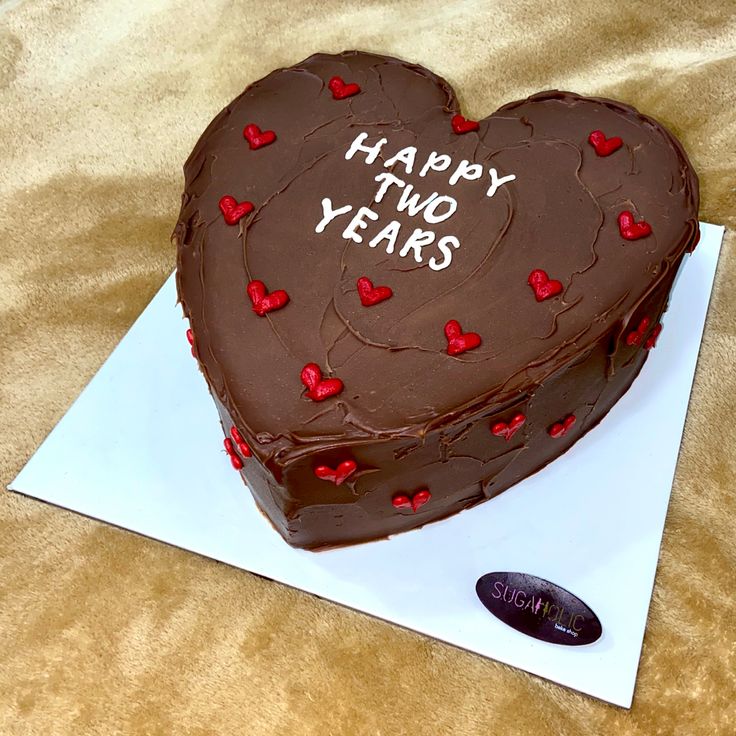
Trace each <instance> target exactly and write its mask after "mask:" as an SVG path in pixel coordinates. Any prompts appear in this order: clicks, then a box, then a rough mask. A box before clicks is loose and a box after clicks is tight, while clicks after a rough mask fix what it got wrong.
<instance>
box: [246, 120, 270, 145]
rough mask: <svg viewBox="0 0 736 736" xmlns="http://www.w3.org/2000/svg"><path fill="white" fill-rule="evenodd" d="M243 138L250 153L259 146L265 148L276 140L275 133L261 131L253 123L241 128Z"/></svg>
mask: <svg viewBox="0 0 736 736" xmlns="http://www.w3.org/2000/svg"><path fill="white" fill-rule="evenodd" d="M243 137H244V138H245V140H247V141H248V145H249V146H250V147H251V150H252V151H255V150H256V149H257V148H260V147H261V146H267V145H269V143H273V142H274V141H275V140H276V133H274V132H273V131H272V130H261V129H260V128H259V127H258V126H257V125H256V124H255V123H250V124H249V125H246V126H245V128H243Z"/></svg>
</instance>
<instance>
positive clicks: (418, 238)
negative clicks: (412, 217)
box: [399, 227, 434, 263]
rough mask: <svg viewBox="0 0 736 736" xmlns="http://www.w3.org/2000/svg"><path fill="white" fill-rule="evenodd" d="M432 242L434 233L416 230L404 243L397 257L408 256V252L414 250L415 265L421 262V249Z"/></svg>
mask: <svg viewBox="0 0 736 736" xmlns="http://www.w3.org/2000/svg"><path fill="white" fill-rule="evenodd" d="M433 242H434V233H433V232H432V231H431V230H422V229H421V228H419V227H418V228H417V229H416V230H415V231H414V232H413V233H412V234H411V235H410V236H409V239H408V240H407V241H406V243H404V245H403V247H402V248H401V250H400V251H399V255H400V256H401V257H402V258H403V257H404V256H406V255H408V253H409V251H410V250H412V249H413V250H414V260H415V261H416V262H417V263H421V262H422V248H424V247H425V246H426V245H430V244H431V243H433Z"/></svg>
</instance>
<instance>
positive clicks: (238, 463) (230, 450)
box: [223, 437, 243, 470]
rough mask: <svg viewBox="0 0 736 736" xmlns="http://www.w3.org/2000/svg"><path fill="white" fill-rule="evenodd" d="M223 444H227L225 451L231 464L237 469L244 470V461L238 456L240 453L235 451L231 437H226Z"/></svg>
mask: <svg viewBox="0 0 736 736" xmlns="http://www.w3.org/2000/svg"><path fill="white" fill-rule="evenodd" d="M223 444H224V445H225V452H226V453H227V455H228V457H229V458H230V464H231V465H232V466H233V467H234V468H235V470H242V468H243V461H242V460H241V459H240V457H239V456H238V453H237V452H235V448H234V447H233V441H232V440H231V439H230V438H229V437H225V441H224V442H223Z"/></svg>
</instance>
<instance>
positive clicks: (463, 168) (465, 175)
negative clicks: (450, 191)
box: [450, 159, 483, 187]
mask: <svg viewBox="0 0 736 736" xmlns="http://www.w3.org/2000/svg"><path fill="white" fill-rule="evenodd" d="M481 176H483V167H482V166H481V165H480V164H471V163H470V161H468V160H467V159H463V160H462V161H461V162H460V163H459V164H458V165H457V168H456V169H455V171H454V172H453V174H452V176H451V177H450V186H451V187H452V186H455V184H457V183H458V182H459V181H460V179H467V180H468V181H474V180H475V179H480V178H481Z"/></svg>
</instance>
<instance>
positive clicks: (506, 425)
mask: <svg viewBox="0 0 736 736" xmlns="http://www.w3.org/2000/svg"><path fill="white" fill-rule="evenodd" d="M524 422H526V417H525V416H524V415H523V414H521V413H519V414H514V416H513V417H511V419H509V421H508V422H496V423H495V424H493V425H492V426H491V432H492V433H493V434H495V435H496V437H503V438H504V439H505V440H506V442H508V441H509V440H510V439H511V438H512V437H513V436H514V435H515V434H516V433H517V432H518V431H519V429H521V427H522V425H523V424H524Z"/></svg>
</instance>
